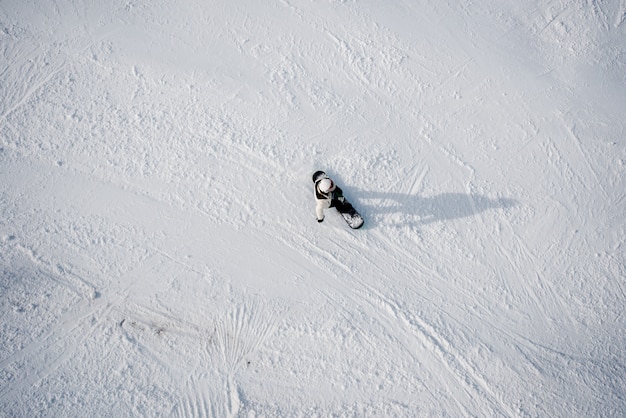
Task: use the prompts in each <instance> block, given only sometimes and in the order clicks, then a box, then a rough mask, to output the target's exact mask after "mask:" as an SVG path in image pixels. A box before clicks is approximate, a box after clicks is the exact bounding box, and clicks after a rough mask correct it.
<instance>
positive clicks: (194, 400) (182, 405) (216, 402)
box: [172, 370, 236, 418]
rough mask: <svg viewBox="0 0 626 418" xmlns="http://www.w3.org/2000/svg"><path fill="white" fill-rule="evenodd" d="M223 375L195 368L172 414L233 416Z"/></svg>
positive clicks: (206, 416) (200, 417) (200, 416)
mask: <svg viewBox="0 0 626 418" xmlns="http://www.w3.org/2000/svg"><path fill="white" fill-rule="evenodd" d="M228 389H229V388H228V382H227V381H226V379H225V377H224V376H221V375H216V374H211V373H208V372H203V371H202V370H195V371H194V372H193V373H192V374H191V376H189V378H188V379H187V381H186V383H185V388H184V394H183V395H182V397H181V400H180V402H179V403H178V404H177V405H176V406H175V407H174V409H173V411H172V412H173V415H174V416H177V417H181V418H187V417H199V418H213V417H233V416H236V414H234V413H233V412H236V411H235V410H231V409H229V406H230V402H231V401H230V399H229V396H230V393H228Z"/></svg>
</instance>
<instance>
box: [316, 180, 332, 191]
mask: <svg viewBox="0 0 626 418" xmlns="http://www.w3.org/2000/svg"><path fill="white" fill-rule="evenodd" d="M318 187H319V189H320V192H322V193H328V192H332V191H333V190H335V183H334V182H333V181H332V180H331V179H324V180H321V181H320V184H319V186H318Z"/></svg>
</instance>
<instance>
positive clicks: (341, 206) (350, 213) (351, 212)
mask: <svg viewBox="0 0 626 418" xmlns="http://www.w3.org/2000/svg"><path fill="white" fill-rule="evenodd" d="M325 178H328V175H326V173H324V172H323V171H316V172H315V174H313V183H317V182H318V181H320V180H322V179H325ZM333 194H334V196H333V201H332V203H331V207H334V208H335V209H337V212H339V213H340V214H341V216H342V217H343V219H344V220H345V221H346V223H347V224H348V226H349V227H350V228H352V229H359V228H360V227H362V226H363V223H364V221H363V217H362V216H361V214H360V213H359V212H357V210H356V209H354V206H352V203H350V202H348V200H347V199H346V198H345V196H344V195H343V191H342V190H341V188H339V187H336V188H335V191H334V192H333Z"/></svg>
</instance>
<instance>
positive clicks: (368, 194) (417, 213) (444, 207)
mask: <svg viewBox="0 0 626 418" xmlns="http://www.w3.org/2000/svg"><path fill="white" fill-rule="evenodd" d="M350 194H352V195H354V196H355V197H356V198H357V199H356V200H355V203H354V204H355V207H356V208H357V209H360V210H361V213H362V214H363V216H364V218H365V226H368V225H369V226H373V225H374V224H375V223H376V220H377V218H379V217H378V216H377V215H389V214H403V215H407V219H404V220H402V222H403V223H406V224H409V225H414V226H420V225H428V224H431V223H433V222H438V221H447V220H452V219H459V218H466V217H470V216H474V215H477V214H478V213H481V212H484V211H487V210H491V209H507V208H511V207H514V206H516V205H517V204H518V202H517V201H516V200H515V199H508V198H499V199H492V198H489V197H487V196H481V195H476V194H469V195H468V194H464V193H442V194H439V195H437V196H431V197H422V196H419V195H408V194H402V193H385V192H372V191H367V190H363V189H353V190H351V193H350ZM368 201H370V202H368ZM371 201H373V202H375V203H373V202H371Z"/></svg>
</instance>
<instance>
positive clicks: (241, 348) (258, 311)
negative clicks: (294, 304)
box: [215, 300, 285, 376]
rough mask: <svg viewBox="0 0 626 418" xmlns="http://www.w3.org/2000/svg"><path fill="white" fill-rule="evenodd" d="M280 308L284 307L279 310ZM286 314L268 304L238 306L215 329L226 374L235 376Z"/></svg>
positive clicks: (219, 321)
mask: <svg viewBox="0 0 626 418" xmlns="http://www.w3.org/2000/svg"><path fill="white" fill-rule="evenodd" d="M279 309H280V308H279ZM284 315H285V313H284V312H281V310H276V308H273V307H269V306H267V305H266V302H257V301H254V300H253V301H251V302H248V303H247V304H246V305H243V306H237V307H234V308H233V309H232V310H231V311H230V312H229V313H228V315H227V316H226V317H225V318H222V319H221V320H218V322H217V324H216V326H215V341H216V346H217V349H218V350H219V353H218V354H219V355H220V356H221V358H222V361H223V366H224V368H225V371H226V372H227V373H228V374H229V375H230V376H232V375H234V374H235V373H236V372H237V370H238V369H239V368H240V367H241V366H242V365H243V364H246V362H247V361H250V360H249V359H250V358H251V356H252V355H253V354H254V353H255V352H256V351H257V350H259V349H260V348H261V347H262V346H263V344H264V343H265V341H267V339H269V338H271V336H272V335H273V334H274V332H275V331H276V329H277V327H278V321H280V320H282V318H283V317H284Z"/></svg>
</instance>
